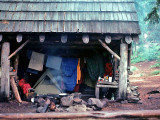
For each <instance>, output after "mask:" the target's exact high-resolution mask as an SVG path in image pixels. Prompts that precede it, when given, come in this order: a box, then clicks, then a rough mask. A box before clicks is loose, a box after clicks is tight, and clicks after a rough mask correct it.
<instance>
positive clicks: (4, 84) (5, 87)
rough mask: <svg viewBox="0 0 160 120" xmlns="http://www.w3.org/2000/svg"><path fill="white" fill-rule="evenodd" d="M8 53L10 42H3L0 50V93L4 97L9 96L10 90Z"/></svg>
mask: <svg viewBox="0 0 160 120" xmlns="http://www.w3.org/2000/svg"><path fill="white" fill-rule="evenodd" d="M9 53H10V43H9V42H4V43H3V44H2V51H1V71H2V73H1V91H0V92H1V93H0V94H1V95H4V96H3V97H4V98H9V91H10V78H9V69H10V60H9V59H8V56H9Z"/></svg>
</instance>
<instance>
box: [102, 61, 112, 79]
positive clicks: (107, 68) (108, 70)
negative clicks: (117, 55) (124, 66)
mask: <svg viewBox="0 0 160 120" xmlns="http://www.w3.org/2000/svg"><path fill="white" fill-rule="evenodd" d="M107 75H108V76H109V77H112V63H106V65H105V74H104V76H107Z"/></svg>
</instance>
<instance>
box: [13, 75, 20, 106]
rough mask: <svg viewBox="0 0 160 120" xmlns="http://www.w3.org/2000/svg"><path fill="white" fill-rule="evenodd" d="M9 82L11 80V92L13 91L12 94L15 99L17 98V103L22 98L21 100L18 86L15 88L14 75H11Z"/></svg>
mask: <svg viewBox="0 0 160 120" xmlns="http://www.w3.org/2000/svg"><path fill="white" fill-rule="evenodd" d="M10 82H11V87H12V90H13V93H14V96H15V98H16V100H17V101H18V102H19V103H21V102H22V100H21V97H20V95H19V92H18V88H17V86H16V83H15V80H14V76H11V80H10Z"/></svg>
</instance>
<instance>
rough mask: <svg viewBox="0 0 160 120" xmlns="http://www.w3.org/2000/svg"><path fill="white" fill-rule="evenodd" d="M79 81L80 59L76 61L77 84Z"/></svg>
mask: <svg viewBox="0 0 160 120" xmlns="http://www.w3.org/2000/svg"><path fill="white" fill-rule="evenodd" d="M80 80H81V68H80V58H79V59H78V65H77V84H78V83H79V82H80Z"/></svg>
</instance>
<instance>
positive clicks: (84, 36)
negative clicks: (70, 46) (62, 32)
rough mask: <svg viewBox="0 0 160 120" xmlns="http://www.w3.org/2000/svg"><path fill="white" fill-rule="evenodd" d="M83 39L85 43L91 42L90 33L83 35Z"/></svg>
mask: <svg viewBox="0 0 160 120" xmlns="http://www.w3.org/2000/svg"><path fill="white" fill-rule="evenodd" d="M82 40H83V43H85V44H87V43H89V35H83V36H82Z"/></svg>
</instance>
